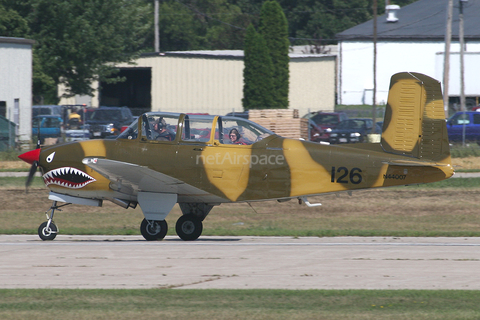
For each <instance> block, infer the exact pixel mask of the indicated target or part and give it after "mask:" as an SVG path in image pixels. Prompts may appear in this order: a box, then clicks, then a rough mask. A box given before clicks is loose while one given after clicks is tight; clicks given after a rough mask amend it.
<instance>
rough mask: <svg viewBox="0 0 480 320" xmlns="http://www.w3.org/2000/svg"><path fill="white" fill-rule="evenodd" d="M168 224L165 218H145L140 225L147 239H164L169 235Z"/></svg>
mask: <svg viewBox="0 0 480 320" xmlns="http://www.w3.org/2000/svg"><path fill="white" fill-rule="evenodd" d="M167 231H168V225H167V222H166V221H165V220H161V221H159V220H151V221H147V220H146V219H143V221H142V224H141V225H140V232H141V233H142V236H143V237H144V238H145V240H147V241H154V240H162V239H163V238H165V236H166V235H167Z"/></svg>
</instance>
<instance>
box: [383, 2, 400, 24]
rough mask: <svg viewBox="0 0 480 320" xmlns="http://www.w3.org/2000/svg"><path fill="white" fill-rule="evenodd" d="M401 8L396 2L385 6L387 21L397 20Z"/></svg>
mask: <svg viewBox="0 0 480 320" xmlns="http://www.w3.org/2000/svg"><path fill="white" fill-rule="evenodd" d="M398 10H400V6H397V5H396V4H389V5H388V6H386V7H385V12H386V13H387V22H397V21H398V18H397V11H398Z"/></svg>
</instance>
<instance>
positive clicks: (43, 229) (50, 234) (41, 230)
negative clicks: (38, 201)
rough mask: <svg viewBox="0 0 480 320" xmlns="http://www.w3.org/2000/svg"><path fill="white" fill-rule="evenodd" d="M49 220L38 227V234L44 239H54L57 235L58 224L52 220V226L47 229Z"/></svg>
mask: <svg viewBox="0 0 480 320" xmlns="http://www.w3.org/2000/svg"><path fill="white" fill-rule="evenodd" d="M47 224H48V221H45V222H44V223H42V224H41V225H40V227H38V236H39V237H40V239H42V240H53V239H55V237H56V236H57V231H58V229H57V226H56V225H55V224H54V223H53V222H51V223H50V227H49V228H48V229H47Z"/></svg>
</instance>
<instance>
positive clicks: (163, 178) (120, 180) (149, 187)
mask: <svg viewBox="0 0 480 320" xmlns="http://www.w3.org/2000/svg"><path fill="white" fill-rule="evenodd" d="M82 162H83V164H85V165H87V166H88V167H90V168H92V169H93V170H95V171H97V172H98V173H100V174H101V175H103V176H104V177H105V178H107V179H108V180H110V181H111V182H112V184H111V187H112V189H115V190H116V191H118V192H122V193H127V194H132V195H136V194H137V193H138V192H139V191H142V192H155V193H175V194H177V195H178V202H200V203H221V202H228V200H226V199H224V198H221V197H218V196H216V195H213V194H211V193H208V192H206V191H204V190H201V189H199V188H197V187H194V186H192V185H189V184H186V183H185V182H183V181H181V180H178V179H175V178H173V177H171V176H168V175H166V174H163V173H160V172H158V171H155V170H152V169H149V168H147V167H143V166H139V165H136V164H132V163H128V162H121V161H115V160H108V159H100V158H85V159H83V161H82Z"/></svg>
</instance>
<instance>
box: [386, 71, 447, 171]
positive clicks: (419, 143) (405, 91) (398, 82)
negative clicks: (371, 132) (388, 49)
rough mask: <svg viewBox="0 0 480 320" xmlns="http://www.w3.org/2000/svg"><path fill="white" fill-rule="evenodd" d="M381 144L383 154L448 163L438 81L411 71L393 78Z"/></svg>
mask: <svg viewBox="0 0 480 320" xmlns="http://www.w3.org/2000/svg"><path fill="white" fill-rule="evenodd" d="M381 144H382V147H383V149H384V150H385V152H389V153H394V154H400V155H405V156H409V157H413V158H417V159H421V160H426V161H435V162H438V163H450V162H451V159H450V147H449V145H448V134H447V126H446V122H445V113H444V110H443V98H442V90H441V86H440V83H439V82H438V81H437V80H435V79H433V78H430V77H428V76H426V75H423V74H420V73H413V72H402V73H397V74H395V75H393V76H392V79H391V81H390V91H389V93H388V102H387V107H386V110H385V120H384V123H383V133H382V141H381Z"/></svg>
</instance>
